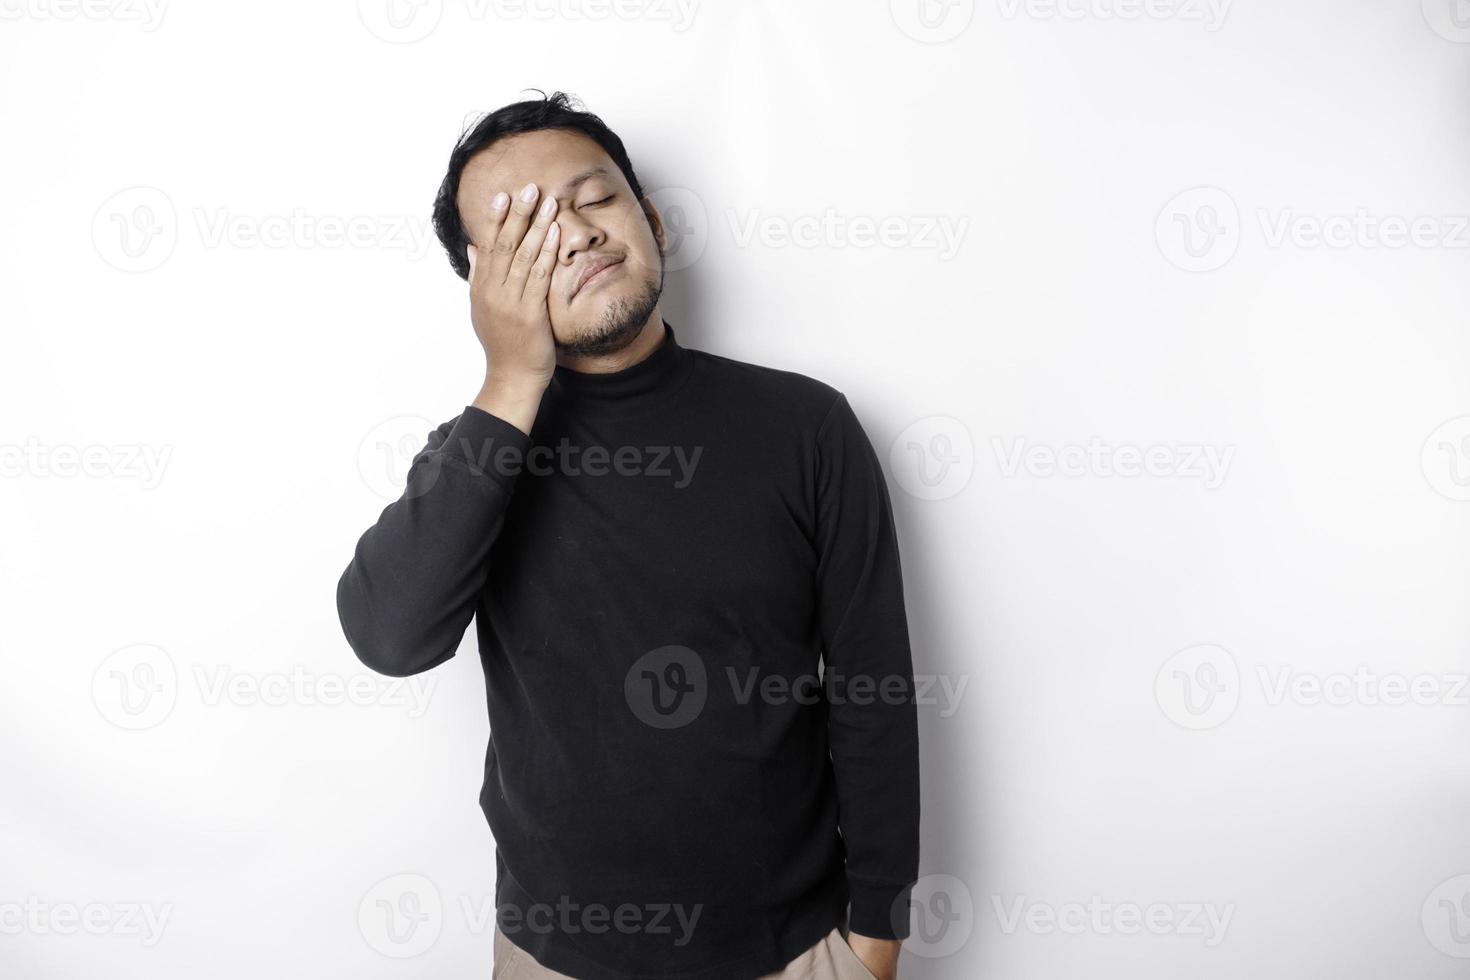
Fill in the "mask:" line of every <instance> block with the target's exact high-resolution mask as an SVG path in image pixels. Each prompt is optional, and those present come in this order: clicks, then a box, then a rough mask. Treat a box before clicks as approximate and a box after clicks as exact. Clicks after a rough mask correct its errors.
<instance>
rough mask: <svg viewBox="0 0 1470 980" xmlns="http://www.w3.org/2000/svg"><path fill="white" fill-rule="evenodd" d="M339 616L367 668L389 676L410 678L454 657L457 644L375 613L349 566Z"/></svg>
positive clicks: (341, 589) (341, 588) (340, 592)
mask: <svg viewBox="0 0 1470 980" xmlns="http://www.w3.org/2000/svg"><path fill="white" fill-rule="evenodd" d="M337 617H338V619H339V620H340V621H341V624H342V634H343V636H345V637H346V638H347V645H348V646H350V647H351V648H352V652H353V653H354V654H356V656H357V659H358V660H359V661H361V662H362V664H363V666H364V667H367V668H368V669H369V670H371V671H373V672H374V673H377V674H383V675H384V676H387V677H411V676H413V675H414V674H421V673H423V672H424V671H426V670H430V669H432V668H434V667H437V666H439V665H440V664H442V663H443V662H444V661H446V660H448V659H449V658H450V657H452V656H454V651H455V647H456V646H457V644H449V645H448V648H447V649H445V648H444V645H443V644H436V643H435V642H434V639H433V638H431V637H427V636H423V635H421V634H420V633H419V631H415V630H408V629H404V628H403V627H402V626H401V625H398V624H393V623H390V622H387V621H385V620H384V619H383V618H382V617H380V616H377V615H375V614H374V613H373V609H372V604H371V603H369V602H368V600H367V597H366V596H365V595H364V594H363V592H362V590H361V589H360V588H359V587H358V585H357V583H356V581H355V580H354V578H353V576H352V569H350V568H349V569H348V570H347V571H346V572H345V573H343V575H342V580H341V581H340V582H338V584H337Z"/></svg>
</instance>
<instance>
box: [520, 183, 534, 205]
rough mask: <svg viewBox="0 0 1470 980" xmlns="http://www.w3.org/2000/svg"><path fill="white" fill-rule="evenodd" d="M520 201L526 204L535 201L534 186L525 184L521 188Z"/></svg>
mask: <svg viewBox="0 0 1470 980" xmlns="http://www.w3.org/2000/svg"><path fill="white" fill-rule="evenodd" d="M521 200H522V201H526V202H527V203H529V202H531V201H534V200H536V185H535V184H527V185H526V186H525V187H522V188H521Z"/></svg>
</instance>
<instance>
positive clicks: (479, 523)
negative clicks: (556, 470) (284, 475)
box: [337, 406, 530, 677]
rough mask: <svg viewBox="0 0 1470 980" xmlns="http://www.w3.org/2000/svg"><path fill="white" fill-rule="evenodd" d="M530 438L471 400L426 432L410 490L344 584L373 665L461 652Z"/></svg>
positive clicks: (350, 625)
mask: <svg viewBox="0 0 1470 980" xmlns="http://www.w3.org/2000/svg"><path fill="white" fill-rule="evenodd" d="M529 443H530V438H529V437H528V436H527V435H526V434H525V433H524V432H522V431H521V430H519V429H517V428H516V427H515V426H513V425H511V424H510V423H509V422H506V421H504V420H503V419H500V418H497V417H496V416H494V415H491V414H489V413H488V412H484V411H482V410H480V409H478V408H475V407H474V406H467V407H466V408H465V410H464V413H463V414H461V415H460V416H459V418H457V419H455V420H454V421H453V422H449V423H445V424H444V425H442V426H440V427H439V428H438V429H436V430H435V431H434V432H432V433H430V434H429V440H428V444H427V445H426V446H425V447H424V448H423V450H421V451H420V452H419V454H418V455H417V456H415V457H414V460H413V464H412V465H411V466H410V468H409V472H408V480H407V484H406V486H405V488H404V491H403V496H402V497H400V498H399V499H398V500H396V501H394V502H393V503H391V504H389V505H388V507H387V508H386V509H384V511H383V512H382V514H381V515H380V516H379V517H378V521H377V523H376V524H374V525H373V526H372V527H370V528H368V530H367V531H366V532H365V533H364V534H363V535H362V538H361V539H360V540H359V541H358V543H357V549H356V552H355V553H354V555H353V558H352V562H351V564H349V565H348V566H347V570H346V571H345V572H343V573H342V578H341V579H340V581H338V583H337V614H338V616H339V617H340V619H341V621H342V631H343V633H345V634H346V636H347V642H348V644H349V645H350V646H351V647H352V650H353V652H354V653H356V654H357V657H358V659H359V660H361V661H362V662H363V663H364V664H366V665H367V666H368V667H371V668H372V669H373V670H375V671H377V672H378V673H380V674H388V675H390V676H393V677H405V676H408V675H410V674H417V673H420V672H422V671H425V670H428V669H429V668H431V667H435V666H437V665H439V664H441V663H443V662H444V661H446V660H448V659H449V658H450V657H452V656H454V652H455V650H456V649H458V647H459V644H460V641H461V640H462V639H463V638H464V632H465V629H466V628H467V627H468V626H469V624H470V620H471V619H472V618H473V617H474V613H475V606H476V604H477V602H478V600H479V598H480V595H481V593H482V592H483V591H484V588H485V581H486V578H487V577H488V575H489V568H490V564H489V562H490V548H491V546H492V545H493V544H494V543H495V539H496V537H497V536H498V535H499V534H500V529H501V527H502V526H503V524H504V522H505V513H506V508H507V506H508V505H509V503H510V497H511V492H512V490H513V489H514V486H515V480H516V476H517V474H518V473H519V472H520V470H521V467H522V464H523V462H524V459H525V452H526V449H527V446H528V445H529Z"/></svg>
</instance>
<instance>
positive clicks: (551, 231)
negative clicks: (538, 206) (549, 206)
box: [546, 221, 561, 238]
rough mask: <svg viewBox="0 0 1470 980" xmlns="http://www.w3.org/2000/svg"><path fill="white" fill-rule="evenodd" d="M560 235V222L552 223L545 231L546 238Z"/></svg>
mask: <svg viewBox="0 0 1470 980" xmlns="http://www.w3.org/2000/svg"><path fill="white" fill-rule="evenodd" d="M560 234H561V222H559V221H553V222H552V223H551V227H550V228H548V229H546V237H547V238H555V237H556V236H557V235H560Z"/></svg>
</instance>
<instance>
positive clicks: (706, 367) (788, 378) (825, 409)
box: [691, 350, 846, 428]
mask: <svg viewBox="0 0 1470 980" xmlns="http://www.w3.org/2000/svg"><path fill="white" fill-rule="evenodd" d="M691 353H692V354H693V355H694V357H695V360H696V363H697V365H698V368H697V370H698V372H699V375H700V377H701V380H702V382H703V384H702V387H704V388H705V390H706V391H707V393H710V394H713V395H716V396H719V397H726V398H729V399H730V400H731V401H732V402H736V403H742V404H744V405H745V406H747V407H751V408H755V409H763V408H764V409H769V410H772V411H779V412H781V413H782V414H783V415H785V417H786V418H787V419H788V420H790V419H791V418H792V416H793V415H794V416H795V417H796V418H799V419H801V420H803V421H806V422H809V423H810V425H811V426H812V427H813V428H819V427H820V426H821V425H822V423H823V422H824V421H826V419H827V417H828V416H829V415H831V414H832V412H833V411H834V409H836V408H837V406H839V405H845V404H846V401H845V399H844V398H843V395H842V392H840V391H838V390H837V389H836V388H834V387H832V386H831V385H829V384H827V383H826V382H825V381H819V380H818V379H816V378H812V377H809V376H807V375H805V374H799V373H797V372H796V371H785V370H782V369H780V368H774V367H768V366H766V365H764V364H751V363H749V362H747V361H737V360H735V359H734V358H730V357H722V356H721V355H719V354H711V353H708V352H707V351H700V350H696V351H692V352H691Z"/></svg>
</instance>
